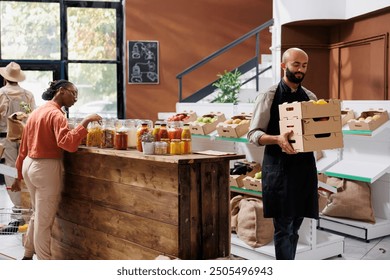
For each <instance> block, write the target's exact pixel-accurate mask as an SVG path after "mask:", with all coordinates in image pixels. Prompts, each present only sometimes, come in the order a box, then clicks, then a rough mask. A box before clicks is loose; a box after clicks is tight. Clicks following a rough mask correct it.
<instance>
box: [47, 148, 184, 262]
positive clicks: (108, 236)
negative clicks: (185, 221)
mask: <svg viewBox="0 0 390 280" xmlns="http://www.w3.org/2000/svg"><path fill="white" fill-rule="evenodd" d="M64 161H65V162H64V165H65V170H66V173H65V188H64V193H63V199H62V201H61V204H60V208H59V211H58V217H57V219H56V220H57V221H56V225H55V228H56V229H55V230H56V231H57V232H58V235H56V234H54V239H56V241H57V243H62V246H61V247H70V248H68V250H69V251H72V250H71V248H72V247H73V248H76V249H77V248H80V246H82V245H81V244H85V245H84V246H83V248H85V249H88V250H89V251H90V252H88V256H89V258H92V259H94V258H96V259H100V258H103V259H117V258H120V259H122V258H123V259H150V258H155V257H156V256H158V255H160V254H162V252H165V254H168V255H171V256H178V255H179V251H178V248H179V246H178V239H179V238H178V232H179V226H178V225H179V221H178V191H177V189H178V178H177V174H178V170H177V165H175V164H169V163H160V162H154V161H144V160H136V159H131V158H121V157H113V156H106V155H99V154H90V153H74V154H66V157H65V159H64ZM76 229H77V230H76ZM77 232H83V234H82V235H81V236H78V235H77ZM92 242H96V244H99V246H90V245H91V243H92ZM87 243H88V244H87ZM105 244H106V246H105ZM115 244H119V246H114V245H115ZM120 244H122V245H120ZM116 247H117V249H115V248H116ZM125 248H127V249H128V250H126V252H120V250H124V249H125ZM57 249H58V248H57ZM118 249H119V251H118ZM76 251H77V250H75V251H74V252H76ZM102 252H105V253H104V256H101V255H102ZM107 252H110V253H107ZM145 252H147V253H145ZM152 252H154V254H153V253H152ZM84 253H85V252H84ZM55 254H57V255H56V256H55V258H57V257H58V258H60V259H64V258H66V259H67V258H72V259H84V257H85V254H84V255H83V256H81V255H80V256H79V255H77V254H76V255H75V256H72V257H71V256H69V257H65V256H66V255H68V254H64V253H61V252H59V250H57V252H56V253H55ZM64 255H65V256H64ZM120 256H122V257H120Z"/></svg>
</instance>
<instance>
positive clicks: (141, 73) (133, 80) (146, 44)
mask: <svg viewBox="0 0 390 280" xmlns="http://www.w3.org/2000/svg"><path fill="white" fill-rule="evenodd" d="M128 57H129V77H128V78H129V81H128V82H129V83H130V84H158V83H159V75H158V41H128Z"/></svg>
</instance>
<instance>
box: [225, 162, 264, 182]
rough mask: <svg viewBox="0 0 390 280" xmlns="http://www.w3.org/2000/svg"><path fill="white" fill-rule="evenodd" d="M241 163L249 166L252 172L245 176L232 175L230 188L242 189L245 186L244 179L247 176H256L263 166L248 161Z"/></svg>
mask: <svg viewBox="0 0 390 280" xmlns="http://www.w3.org/2000/svg"><path fill="white" fill-rule="evenodd" d="M240 162H242V163H244V164H246V165H248V166H249V168H250V169H252V171H249V172H247V173H246V174H245V175H230V177H229V184H230V186H235V187H239V188H242V187H243V186H244V183H243V179H244V178H245V177H246V176H250V177H253V176H255V174H256V173H257V172H259V171H260V170H261V165H260V163H258V162H254V161H253V162H250V161H247V160H242V161H240Z"/></svg>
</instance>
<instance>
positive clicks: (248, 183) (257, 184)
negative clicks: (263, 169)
mask: <svg viewBox="0 0 390 280" xmlns="http://www.w3.org/2000/svg"><path fill="white" fill-rule="evenodd" d="M243 182H244V188H245V189H247V190H253V191H258V192H261V191H262V190H263V188H262V184H261V179H255V178H253V177H250V176H246V177H245V178H244V179H243Z"/></svg>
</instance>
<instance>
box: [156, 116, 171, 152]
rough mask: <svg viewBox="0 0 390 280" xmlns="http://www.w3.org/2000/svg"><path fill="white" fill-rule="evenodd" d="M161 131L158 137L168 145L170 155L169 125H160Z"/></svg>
mask: <svg viewBox="0 0 390 280" xmlns="http://www.w3.org/2000/svg"><path fill="white" fill-rule="evenodd" d="M160 126H161V127H160V131H159V132H158V137H159V139H160V141H163V142H165V143H167V153H168V154H169V149H170V147H169V144H170V141H169V136H168V129H167V124H166V123H162V124H161V125H160Z"/></svg>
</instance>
